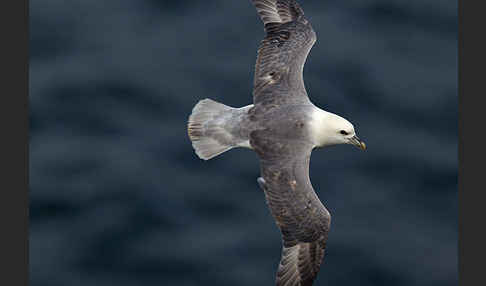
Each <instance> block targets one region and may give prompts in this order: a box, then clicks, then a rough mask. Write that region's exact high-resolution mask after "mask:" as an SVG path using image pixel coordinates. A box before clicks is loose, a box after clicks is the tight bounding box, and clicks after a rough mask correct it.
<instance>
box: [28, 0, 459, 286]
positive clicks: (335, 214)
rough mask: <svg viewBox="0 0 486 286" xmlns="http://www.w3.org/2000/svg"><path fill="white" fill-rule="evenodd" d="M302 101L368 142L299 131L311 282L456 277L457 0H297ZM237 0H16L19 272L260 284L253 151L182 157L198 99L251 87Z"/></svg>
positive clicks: (229, 99)
mask: <svg viewBox="0 0 486 286" xmlns="http://www.w3.org/2000/svg"><path fill="white" fill-rule="evenodd" d="M299 2H300V4H301V6H302V7H303V9H304V11H305V13H306V16H307V18H308V19H309V20H310V21H311V23H312V25H313V27H314V30H315V31H316V33H317V36H318V40H317V43H316V45H315V46H314V47H313V49H312V50H311V53H310V55H309V57H308V59H307V63H306V66H305V68H304V78H305V83H306V87H307V91H308V93H309V95H310V97H311V100H312V101H313V102H314V103H315V104H316V105H318V106H320V107H321V108H323V109H326V110H329V111H332V112H334V113H337V114H340V115H342V116H344V117H346V118H348V119H349V120H350V121H351V122H352V123H354V125H355V127H356V129H357V132H358V135H359V136H360V137H361V138H362V139H364V140H365V142H366V143H367V145H368V150H367V151H366V152H361V151H360V150H359V149H357V148H353V147H351V146H349V145H347V146H335V147H330V148H327V149H321V150H316V151H314V152H313V156H312V159H311V170H310V177H311V180H312V183H313V186H314V188H315V189H316V192H317V194H318V196H319V197H320V199H321V201H322V202H323V203H324V205H325V206H326V207H327V208H328V209H329V211H330V212H331V215H332V226H331V232H330V236H329V241H328V247H327V254H326V257H325V261H324V263H323V265H322V267H321V271H320V272H319V275H318V279H317V280H316V282H315V283H314V285H340V286H347V285H350V286H351V285H352V286H356V285H360V286H371V285H373V286H376V285H386V286H390V285H393V286H402V285H403V286H412V285H414V286H439V285H440V286H448V285H457V280H458V273H457V164H458V160H457V71H456V70H457V17H456V15H457V1H449V0H440V1H439V0H435V1H432V0H367V1H364V0H340V1H310V0H300V1H299ZM263 36H264V32H263V27H262V24H261V22H260V20H259V18H258V17H257V14H256V11H255V9H254V7H253V6H252V4H251V3H250V1H249V0H231V1H230V0H214V1H210V0H205V1H181V0H178V1H156V0H117V1H115V0H104V1H95V0H82V1H81V0H73V1H61V0H46V1H40V0H32V1H30V87H29V90H30V97H29V99H30V257H29V259H30V284H31V285H33V286H66V285H69V286H88V285H89V286H98V285H99V286H111V285H116V286H126V285H127V286H128V285H144V286H151V285H154V286H155V285H177V286H186V285H187V286H189V285H214V286H219V285H235V286H238V285H272V284H273V281H274V274H275V271H276V267H277V263H278V261H279V259H280V247H281V245H280V233H279V231H278V229H277V227H276V225H275V223H274V221H273V219H272V217H271V215H270V212H269V210H268V208H267V206H266V203H265V199H264V195H263V193H262V191H261V190H260V188H259V187H258V185H257V183H256V178H257V177H258V176H259V165H258V159H257V156H256V155H255V154H254V153H253V152H252V151H251V150H246V149H245V150H243V149H239V150H232V151H230V152H227V153H224V154H222V155H221V156H218V157H217V158H214V159H212V160H210V161H207V162H206V161H202V160H200V159H198V158H197V156H196V155H195V153H194V152H193V150H192V147H191V143H190V141H189V139H188V137H187V133H186V121H187V117H188V116H189V114H190V112H191V109H192V107H193V106H194V105H195V104H196V103H197V101H198V100H199V99H202V98H206V97H209V98H212V99H214V100H217V101H220V102H223V103H226V104H228V105H230V106H234V107H239V106H243V105H247V104H250V103H251V100H252V98H251V91H252V82H253V68H254V63H255V58H256V49H257V46H258V44H259V42H260V40H261V39H262V38H263Z"/></svg>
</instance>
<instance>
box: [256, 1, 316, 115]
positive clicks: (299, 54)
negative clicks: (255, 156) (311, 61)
mask: <svg viewBox="0 0 486 286" xmlns="http://www.w3.org/2000/svg"><path fill="white" fill-rule="evenodd" d="M252 2H253V4H254V5H255V7H256V10H257V12H258V15H259V16H260V18H261V19H262V21H263V23H264V25H265V31H266V36H265V38H264V39H263V41H262V42H261V44H260V47H259V49H258V55H257V60H256V64H255V75H254V76H255V78H254V87H253V102H254V104H258V103H264V104H265V103H269V104H273V105H278V104H282V103H287V102H292V101H298V100H305V99H307V92H306V90H305V87H304V80H303V78H302V71H303V67H304V63H305V60H306V58H307V55H308V53H309V51H310V49H311V48H312V46H313V45H314V43H315V41H316V34H315V32H314V30H313V29H312V27H311V25H310V23H309V22H308V21H307V20H306V19H305V18H304V12H303V10H302V9H301V8H300V6H299V5H298V4H297V2H295V1H294V0H252Z"/></svg>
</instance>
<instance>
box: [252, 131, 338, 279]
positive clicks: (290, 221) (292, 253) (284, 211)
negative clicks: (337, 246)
mask: <svg viewBox="0 0 486 286" xmlns="http://www.w3.org/2000/svg"><path fill="white" fill-rule="evenodd" d="M269 135H270V134H267V131H265V130H257V131H253V132H252V133H251V134H250V144H251V146H252V147H253V148H254V150H255V151H256V153H257V154H258V156H259V158H260V168H261V177H260V178H258V180H257V181H258V183H259V185H260V187H261V188H262V189H263V191H264V193H265V197H266V200H267V204H268V206H269V208H270V211H271V213H272V216H273V217H274V219H275V221H276V224H277V226H278V227H279V228H280V231H281V233H282V241H283V249H282V257H281V260H280V264H279V266H278V270H277V277H276V285H291V286H297V285H300V286H303V285H312V283H313V281H314V279H315V277H316V276H317V273H318V272H319V269H320V265H321V262H322V259H323V257H324V250H325V247H326V241H327V235H328V231H329V227H330V222H331V217H330V214H329V212H328V211H327V209H326V208H325V207H324V206H323V205H322V203H321V201H320V200H319V198H318V197H317V195H316V193H315V192H314V189H313V188H312V185H311V182H310V179H309V161H310V155H311V152H312V145H311V144H309V143H307V142H306V141H298V140H285V139H282V138H279V139H278V140H276V139H272V136H269Z"/></svg>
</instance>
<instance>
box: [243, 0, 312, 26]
mask: <svg viewBox="0 0 486 286" xmlns="http://www.w3.org/2000/svg"><path fill="white" fill-rule="evenodd" d="M252 2H253V5H255V8H256V10H257V13H258V15H259V16H260V19H262V21H263V24H264V25H265V30H267V31H268V27H269V26H268V25H269V24H272V23H287V22H291V21H293V20H295V19H297V18H299V17H302V16H304V11H303V10H302V8H300V6H299V4H297V2H296V1H294V0H252Z"/></svg>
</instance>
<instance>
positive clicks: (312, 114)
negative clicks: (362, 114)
mask: <svg viewBox="0 0 486 286" xmlns="http://www.w3.org/2000/svg"><path fill="white" fill-rule="evenodd" d="M252 2H253V4H254V6H255V7H256V10H257V13H258V15H259V16H260V18H261V20H262V21H263V23H264V29H265V32H266V36H265V38H264V39H263V40H262V42H261V44H260V47H259V49H258V55H257V60H256V64H255V73H254V82H253V104H250V105H248V106H245V107H241V108H233V107H230V106H227V105H224V104H222V103H219V102H216V101H214V100H211V99H203V100H201V101H199V102H198V103H197V104H196V105H195V106H194V108H193V109H192V113H191V115H190V116H189V120H188V125H187V129H188V134H189V138H190V140H191V142H192V146H193V148H194V150H195V152H196V154H197V155H198V156H199V158H201V159H204V160H208V159H211V158H213V157H215V156H217V155H219V154H221V153H223V152H225V151H227V150H229V149H232V148H235V147H245V148H250V149H252V150H254V151H255V152H256V153H257V155H258V158H259V159H260V174H261V177H259V178H258V179H257V182H258V184H259V186H260V187H261V189H262V190H263V192H264V193H265V198H266V201H267V204H268V207H269V209H270V212H271V214H272V216H273V218H274V219H275V221H276V224H277V226H278V228H279V229H280V231H281V233H282V244H283V248H282V254H281V260H280V263H279V265H278V269H277V274H276V285H279V286H280V285H292V286H294V285H301V286H304V285H312V283H313V282H314V280H315V278H316V276H317V273H318V272H319V269H320V265H321V263H322V260H323V257H324V250H325V248H326V241H327V237H328V232H329V228H330V223H331V216H330V214H329V212H328V210H327V209H326V208H325V207H324V205H323V204H322V203H321V201H320V200H319V198H318V197H317V195H316V193H315V192H314V189H313V188H312V185H311V182H310V179H309V161H310V156H311V152H312V150H313V149H314V148H316V147H326V146H330V145H336V144H352V145H355V146H357V147H359V148H361V149H363V150H364V149H365V148H366V145H365V144H364V142H363V141H361V140H360V139H359V138H358V136H356V132H355V130H354V126H353V125H352V124H351V123H350V122H349V121H348V120H346V119H344V118H343V117H341V116H338V115H336V114H333V113H330V112H327V111H324V110H322V109H320V108H318V107H316V106H315V105H314V104H313V103H312V102H311V101H310V99H309V97H308V95H307V92H306V90H305V87H304V80H303V75H302V73H303V67H304V63H305V61H306V58H307V55H308V53H309V51H310V49H311V47H312V46H313V45H314V43H315V41H316V34H315V32H314V30H313V29H312V26H311V24H310V23H309V21H308V20H307V19H306V18H305V17H304V12H303V10H302V8H301V7H300V6H299V5H298V4H297V3H296V2H295V1H293V0H252Z"/></svg>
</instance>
